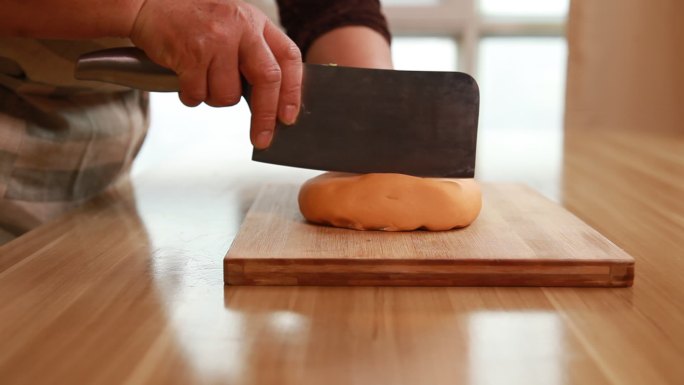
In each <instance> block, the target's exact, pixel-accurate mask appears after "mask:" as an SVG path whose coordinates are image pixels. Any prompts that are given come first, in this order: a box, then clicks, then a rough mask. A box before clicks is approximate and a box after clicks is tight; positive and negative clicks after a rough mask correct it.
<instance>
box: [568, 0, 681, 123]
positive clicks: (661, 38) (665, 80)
mask: <svg viewBox="0 0 684 385" xmlns="http://www.w3.org/2000/svg"><path fill="white" fill-rule="evenodd" d="M683 19H684V1H681V0H650V1H648V0H601V1H595V0H573V1H572V3H571V6H570V15H569V19H568V49H569V60H568V78H567V94H566V115H565V128H566V130H571V129H578V128H591V129H631V130H651V131H659V132H680V133H684V20H683Z"/></svg>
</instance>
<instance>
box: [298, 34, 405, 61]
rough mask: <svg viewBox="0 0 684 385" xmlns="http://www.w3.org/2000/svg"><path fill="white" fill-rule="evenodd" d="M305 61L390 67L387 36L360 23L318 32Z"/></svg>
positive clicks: (390, 58) (390, 56)
mask: <svg viewBox="0 0 684 385" xmlns="http://www.w3.org/2000/svg"><path fill="white" fill-rule="evenodd" d="M305 61H306V62H308V63H317V64H328V63H335V64H338V65H341V66H348V67H367V68H385V69H391V68H392V55H391V51H390V45H389V43H388V42H387V40H386V39H385V38H384V37H383V36H382V35H381V34H379V33H378V32H376V31H375V30H373V29H371V28H368V27H363V26H348V27H340V28H336V29H334V30H332V31H330V32H327V33H325V34H323V35H321V36H320V37H318V38H317V39H316V40H314V41H313V43H312V44H311V48H309V50H308V52H307V54H306V58H305Z"/></svg>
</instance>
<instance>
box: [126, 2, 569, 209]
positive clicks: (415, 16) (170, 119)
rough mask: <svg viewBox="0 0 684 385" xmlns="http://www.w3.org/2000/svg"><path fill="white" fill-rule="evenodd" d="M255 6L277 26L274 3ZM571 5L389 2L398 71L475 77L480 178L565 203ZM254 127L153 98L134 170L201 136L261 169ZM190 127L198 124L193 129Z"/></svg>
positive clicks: (236, 112)
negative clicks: (255, 158)
mask: <svg viewBox="0 0 684 385" xmlns="http://www.w3.org/2000/svg"><path fill="white" fill-rule="evenodd" d="M252 3H255V4H256V5H258V6H259V7H261V8H262V9H264V10H265V12H266V13H267V14H268V15H269V16H271V17H272V18H274V20H277V10H276V8H275V5H274V4H273V1H252ZM568 3H569V0H518V1H510V0H384V1H382V4H383V8H384V13H385V15H386V16H387V18H388V21H389V24H390V28H391V30H392V33H393V35H394V39H393V42H392V50H393V60H394V65H395V68H396V69H399V70H433V71H463V72H467V73H470V74H472V75H473V76H474V77H475V78H476V79H477V81H478V83H479V85H480V92H481V111H480V128H479V130H480V131H479V135H478V161H477V165H478V166H477V171H476V176H477V178H479V179H481V180H497V181H516V182H524V183H527V184H528V185H530V186H532V187H533V188H535V189H537V190H538V191H540V192H542V193H543V194H545V195H546V196H548V197H550V198H552V199H554V200H558V199H559V197H558V194H559V192H558V189H559V187H558V186H559V179H560V174H561V164H562V147H563V143H562V141H563V133H562V132H563V131H562V123H563V110H564V95H565V78H566V62H567V47H566V39H565V23H566V19H567V14H568ZM248 121H249V115H248V110H247V107H246V105H245V103H244V102H242V103H241V104H240V105H238V106H237V107H234V108H227V109H220V110H216V109H212V108H209V107H206V106H200V107H197V108H194V109H190V108H186V107H184V106H183V105H182V104H181V103H180V102H179V101H178V100H177V96H176V95H175V94H153V95H152V126H151V128H150V133H149V136H148V140H147V141H146V143H145V145H144V147H143V150H142V152H141V154H140V156H139V158H138V160H137V162H136V164H135V166H134V170H133V172H134V174H136V173H140V172H143V171H144V170H146V169H148V168H149V167H151V166H153V165H154V164H156V163H158V162H161V161H163V159H165V158H166V157H168V156H173V155H174V154H176V153H177V152H178V151H182V150H183V149H184V146H187V145H188V143H190V142H192V141H190V140H188V138H189V136H195V135H207V136H209V137H211V138H214V139H213V140H212V142H214V143H220V146H221V151H231V152H234V153H235V159H236V163H235V164H232V165H227V167H256V168H260V167H261V165H251V164H249V163H251V162H249V157H250V151H251V146H250V145H249V140H248V135H247V132H248ZM187 122H193V127H188V126H187ZM208 151H209V150H208ZM265 167H268V166H265ZM271 170H275V171H270V170H269V173H270V172H273V173H277V172H283V170H284V169H282V168H280V167H271ZM291 172H299V171H291ZM288 173H290V171H288ZM305 174H307V173H306V172H305ZM273 175H274V177H277V175H275V174H273ZM307 175H308V174H307Z"/></svg>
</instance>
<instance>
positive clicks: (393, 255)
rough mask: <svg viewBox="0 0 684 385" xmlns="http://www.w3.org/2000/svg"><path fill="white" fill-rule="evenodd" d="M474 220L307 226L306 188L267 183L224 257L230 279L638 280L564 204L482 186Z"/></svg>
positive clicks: (625, 258) (620, 255)
mask: <svg viewBox="0 0 684 385" xmlns="http://www.w3.org/2000/svg"><path fill="white" fill-rule="evenodd" d="M482 189H483V195H484V202H483V208H482V212H481V213H480V216H479V217H478V219H477V220H476V221H475V222H474V223H473V224H472V225H470V226H469V227H467V228H465V229H460V230H452V231H446V232H427V231H412V232H401V233H392V232H381V231H357V230H347V229H338V228H332V227H324V226H318V225H313V224H309V223H307V222H306V221H305V220H304V218H303V217H302V215H301V214H300V213H299V209H298V206H297V193H298V190H299V187H298V186H294V185H267V186H265V187H264V188H263V189H262V190H261V191H260V193H259V194H258V196H257V198H256V200H255V202H254V204H253V205H252V207H251V209H250V210H249V212H248V213H247V216H246V218H245V221H244V223H243V224H242V227H241V228H240V231H239V233H238V235H237V236H236V238H235V240H234V241H233V244H232V246H231V248H230V250H229V251H228V254H227V255H226V257H225V259H224V280H225V282H226V283H227V284H230V285H340V286H347V285H348V286H371V285H381V286H631V285H632V281H633V278H634V259H633V258H632V257H631V256H630V255H628V254H627V253H625V252H624V251H622V250H621V249H620V248H619V247H617V246H616V245H615V244H613V243H612V242H611V241H609V240H608V239H606V238H605V237H604V236H602V235H601V234H599V233H598V232H597V231H596V230H594V229H592V228H591V227H589V226H588V225H587V224H585V223H584V222H582V221H581V220H580V219H578V218H577V217H575V216H574V215H572V214H571V213H570V212H568V211H567V210H565V209H564V208H562V207H560V206H559V205H557V204H555V203H553V202H551V201H549V200H548V199H546V198H544V197H543V196H541V195H540V194H538V193H537V192H535V191H534V190H531V189H530V188H528V187H525V186H523V185H516V184H486V183H485V184H483V186H482Z"/></svg>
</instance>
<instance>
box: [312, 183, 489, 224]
mask: <svg viewBox="0 0 684 385" xmlns="http://www.w3.org/2000/svg"><path fill="white" fill-rule="evenodd" d="M481 208H482V193H481V192H480V187H479V185H478V184H477V182H475V181H474V180H473V179H440V178H419V177H414V176H409V175H403V174H362V175H357V174H345V173H337V172H329V173H325V174H321V175H319V176H317V177H315V178H312V179H309V180H308V181H307V182H306V183H304V184H303V185H302V187H301V189H300V190H299V210H300V211H301V212H302V215H304V218H306V219H307V220H308V221H310V222H313V223H318V224H327V225H332V226H336V227H346V228H351V229H357V230H385V231H410V230H417V229H426V230H432V231H439V230H450V229H454V228H459V227H465V226H468V225H469V224H471V223H472V222H473V221H474V220H475V218H477V215H478V214H479V213H480V209H481Z"/></svg>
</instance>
